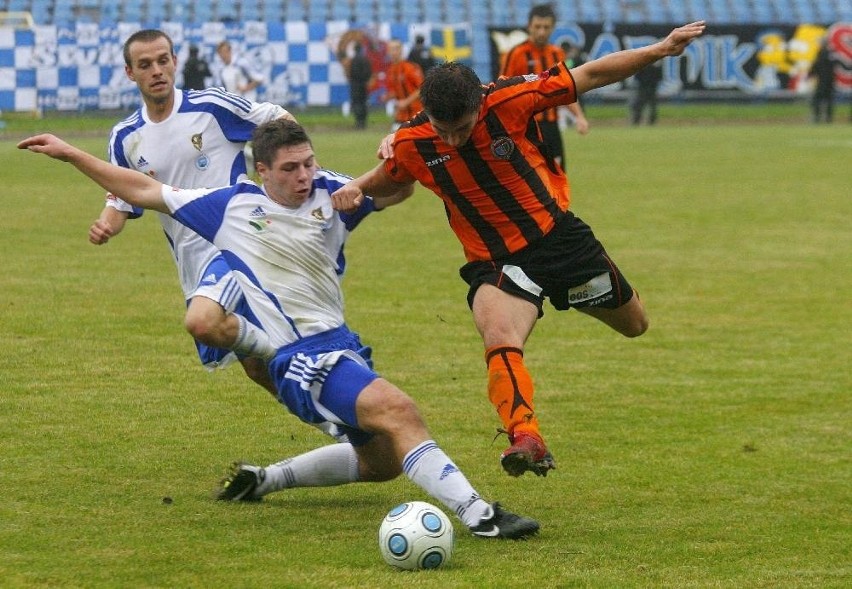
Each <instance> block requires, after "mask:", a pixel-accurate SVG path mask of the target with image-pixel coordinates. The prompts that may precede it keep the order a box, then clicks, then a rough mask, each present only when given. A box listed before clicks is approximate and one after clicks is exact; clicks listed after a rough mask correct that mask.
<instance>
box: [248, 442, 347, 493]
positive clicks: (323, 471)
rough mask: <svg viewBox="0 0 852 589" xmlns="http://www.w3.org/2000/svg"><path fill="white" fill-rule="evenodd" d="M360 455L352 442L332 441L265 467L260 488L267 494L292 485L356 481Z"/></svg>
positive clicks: (317, 484) (258, 491)
mask: <svg viewBox="0 0 852 589" xmlns="http://www.w3.org/2000/svg"><path fill="white" fill-rule="evenodd" d="M358 479H359V476H358V455H357V454H356V453H355V449H354V448H353V447H352V444H329V445H328V446H321V447H319V448H317V449H315V450H311V451H310V452H305V453H304V454H299V455H298V456H294V457H293V458H287V459H286V460H282V461H281V462H277V463H275V464H270V465H269V466H267V467H266V478H265V479H264V480H263V483H261V485H260V486H259V487H258V488H257V491H256V493H257V494H258V495H266V494H267V493H272V492H274V491H280V490H281V489H289V488H292V487H333V486H336V485H345V484H347V483H354V482H357V481H358Z"/></svg>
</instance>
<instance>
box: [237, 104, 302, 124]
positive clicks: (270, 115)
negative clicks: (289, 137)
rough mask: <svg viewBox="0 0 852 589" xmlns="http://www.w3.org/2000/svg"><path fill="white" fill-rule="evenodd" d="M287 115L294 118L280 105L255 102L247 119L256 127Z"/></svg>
mask: <svg viewBox="0 0 852 589" xmlns="http://www.w3.org/2000/svg"><path fill="white" fill-rule="evenodd" d="M287 115H289V116H291V117H292V116H293V115H291V114H290V112H289V111H288V110H287V109H286V108H284V107H283V106H280V105H278V104H273V103H271V102H253V103H252V105H251V111H249V113H248V114H247V115H246V116H245V118H246V119H247V120H249V121H251V122H253V123H255V124H256V125H262V124H263V123H268V122H269V121H274V120H275V119H280V118H281V117H284V116H287ZM293 118H295V117H293Z"/></svg>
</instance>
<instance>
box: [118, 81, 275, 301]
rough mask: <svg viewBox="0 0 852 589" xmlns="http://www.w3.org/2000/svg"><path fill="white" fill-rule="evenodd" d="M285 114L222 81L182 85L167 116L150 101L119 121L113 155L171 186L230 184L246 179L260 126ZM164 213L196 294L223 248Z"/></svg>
mask: <svg viewBox="0 0 852 589" xmlns="http://www.w3.org/2000/svg"><path fill="white" fill-rule="evenodd" d="M286 114H287V111H286V110H285V109H284V108H282V107H280V106H278V105H275V104H271V103H262V104H259V103H255V102H251V101H249V100H246V99H245V98H242V97H240V96H238V95H236V94H231V93H228V92H225V91H224V90H222V89H221V88H209V89H207V90H199V91H195V90H180V89H177V88H176V89H175V104H174V108H173V110H172V113H171V114H170V115H169V116H168V118H166V119H165V120H163V121H161V122H158V123H155V122H152V121H151V120H150V119H149V118H148V114H147V110H146V108H145V106H144V105H143V106H142V107H141V108H140V109H139V110H137V111H136V112H135V113H133V114H132V115H131V116H129V117H128V118H126V119H125V120H123V121H121V122H120V123H118V124H117V125H116V126H115V127H113V130H112V133H111V135H110V140H109V160H110V161H111V162H112V163H114V164H116V165H119V166H122V167H125V168H130V169H133V170H138V171H140V172H144V173H145V174H148V175H149V176H152V177H153V178H156V179H157V180H159V181H160V182H163V183H164V184H168V185H170V186H176V187H180V188H216V187H220V186H230V185H232V184H234V183H236V182H238V181H240V180H244V179H246V178H247V175H246V173H247V170H246V158H245V154H244V152H243V149H244V147H245V143H246V142H247V141H248V140H249V139H251V134H252V132H253V131H254V129H255V128H256V127H257V126H258V125H260V124H262V123H265V122H267V121H270V120H273V119H277V118H279V117H282V116H284V115H286ZM107 202H108V204H109V205H110V206H113V207H115V208H117V209H119V210H122V211H126V212H129V213H130V215H131V217H137V216H139V215H141V214H142V211H141V209H138V208H135V207H132V206H131V205H129V204H127V203H125V202H124V201H121V200H120V199H117V198H115V197H113V196H110V197H108V201H107ZM159 217H160V223H161V224H162V226H163V230H164V231H165V233H166V238H167V239H168V242H169V246H170V248H171V250H172V256H173V257H174V260H175V263H176V264H177V267H178V274H179V278H180V284H181V288H182V289H183V292H184V295H185V297H186V298H189V297H190V296H191V295H192V292H193V291H194V290H195V289H196V287H197V286H198V283H199V281H200V280H201V279H202V278H203V276H202V273H203V272H204V269H205V268H206V267H207V265H208V264H209V263H210V261H211V260H212V259H213V258H214V257H215V256H216V255H217V254H218V252H217V250H216V248H214V247H213V246H212V245H211V244H210V243H209V242H207V241H206V240H204V239H202V238H201V237H199V236H198V235H197V234H195V233H194V232H193V231H191V230H190V229H188V228H186V227H185V226H183V225H181V224H180V223H178V222H177V221H175V220H174V219H173V218H172V217H170V216H168V215H163V214H160V215H159Z"/></svg>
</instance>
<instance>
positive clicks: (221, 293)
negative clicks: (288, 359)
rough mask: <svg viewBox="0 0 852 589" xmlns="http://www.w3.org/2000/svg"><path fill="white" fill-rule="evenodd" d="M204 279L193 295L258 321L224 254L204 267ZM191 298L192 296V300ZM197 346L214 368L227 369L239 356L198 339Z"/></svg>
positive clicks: (200, 356)
mask: <svg viewBox="0 0 852 589" xmlns="http://www.w3.org/2000/svg"><path fill="white" fill-rule="evenodd" d="M202 274H203V278H202V279H201V280H200V281H199V283H198V286H197V287H196V288H195V291H193V293H192V297H193V298H195V297H205V298H208V299H210V300H212V301H215V302H217V303H219V305H220V306H221V307H222V308H223V309H225V311H227V312H230V313H235V314H237V315H242V316H243V317H245V318H246V319H247V320H248V321H251V322H252V323H254V324H255V325H258V321H257V319H256V317H255V315H254V313H252V311H251V309H250V308H249V306H248V302H247V301H246V297H245V296H244V295H243V291H242V290H240V287H239V285H238V284H237V279H236V278H234V275H233V273H232V272H231V267H230V266H228V263H227V262H226V261H225V258H223V257H222V256H221V255H219V256H216V257H215V258H213V260H212V261H211V262H210V264H208V265H207V268H205V269H204V272H203V273H202ZM190 300H192V299H190ZM186 305H187V306H189V300H188V301H186ZM195 349H196V350H197V351H198V357H199V358H200V359H201V363H202V364H203V365H204V366H205V367H206V368H209V369H211V370H213V369H215V368H224V367H226V366H227V365H228V364H231V363H232V362H233V361H234V360H237V359H238V358H240V356H239V355H237V354H235V353H234V352H232V351H231V350H228V349H226V348H214V347H212V346H208V345H207V344H203V343H201V342H200V341H198V340H195Z"/></svg>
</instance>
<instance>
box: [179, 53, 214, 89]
mask: <svg viewBox="0 0 852 589" xmlns="http://www.w3.org/2000/svg"><path fill="white" fill-rule="evenodd" d="M212 77H213V72H211V71H210V66H209V65H208V63H207V61H206V60H205V59H204V58H202V57H199V55H198V47H197V46H195V45H190V46H189V58H188V59H187V60H186V63H185V64H183V89H184V90H203V89H204V88H206V87H207V78H212Z"/></svg>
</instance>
